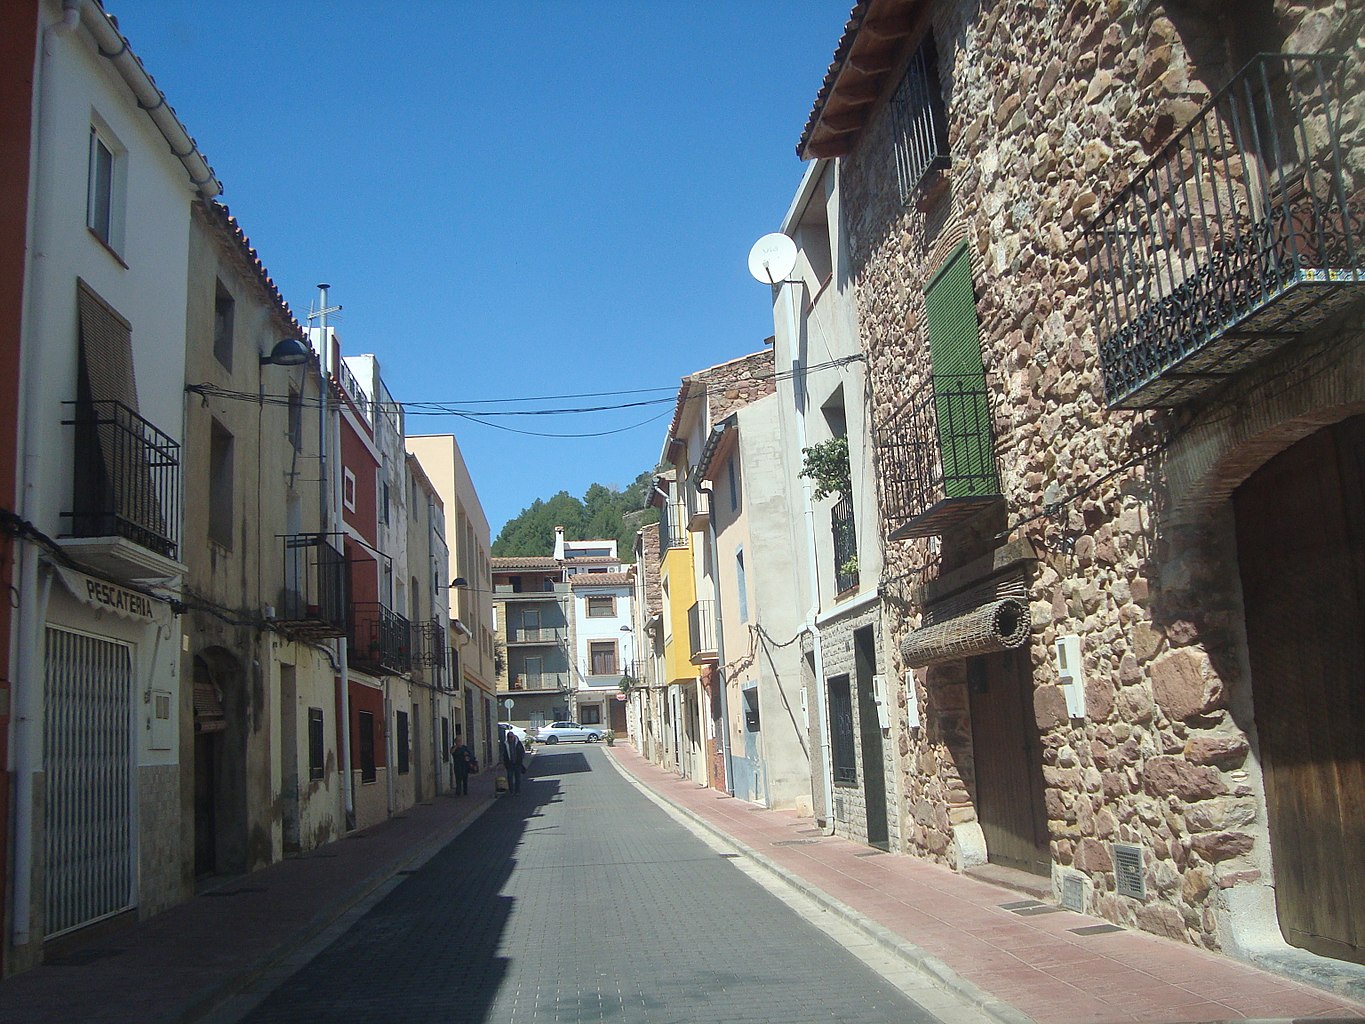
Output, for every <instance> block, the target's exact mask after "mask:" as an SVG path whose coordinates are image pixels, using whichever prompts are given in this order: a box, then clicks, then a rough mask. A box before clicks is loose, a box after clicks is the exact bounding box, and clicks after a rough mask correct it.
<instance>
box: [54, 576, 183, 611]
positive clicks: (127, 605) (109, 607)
mask: <svg viewBox="0 0 1365 1024" xmlns="http://www.w3.org/2000/svg"><path fill="white" fill-rule="evenodd" d="M52 568H53V569H55V570H56V572H57V576H58V578H60V579H61V581H62V584H63V585H64V586H65V587H66V589H67V590H69V591H71V596H72V597H74V598H75V599H76V600H77V601H80V602H81V603H82V604H87V605H89V606H90V607H91V608H96V609H99V610H100V611H108V612H113V613H114V614H115V615H118V616H120V617H122V618H125V619H131V620H133V621H134V622H145V623H152V622H165V621H166V618H167V612H168V611H169V608H168V606H167V604H166V602H165V601H158V600H157V599H156V598H154V597H152V596H151V595H149V594H143V593H140V592H138V591H136V590H129V589H128V588H127V587H120V586H119V585H118V584H117V583H110V582H109V581H108V580H102V579H99V578H98V577H96V576H88V575H86V574H85V573H83V572H78V571H77V570H75V569H68V568H67V567H66V566H63V565H54V566H53V567H52Z"/></svg>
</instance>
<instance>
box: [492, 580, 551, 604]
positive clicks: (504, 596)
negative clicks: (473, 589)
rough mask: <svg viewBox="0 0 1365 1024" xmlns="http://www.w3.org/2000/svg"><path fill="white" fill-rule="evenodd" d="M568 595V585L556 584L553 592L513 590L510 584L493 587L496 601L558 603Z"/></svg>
mask: <svg viewBox="0 0 1365 1024" xmlns="http://www.w3.org/2000/svg"><path fill="white" fill-rule="evenodd" d="M568 594H569V585H568V584H567V583H556V584H555V585H554V589H553V590H513V589H512V585H511V584H510V583H498V584H496V585H495V586H494V587H493V600H494V601H558V600H559V599H560V598H563V597H567V596H568Z"/></svg>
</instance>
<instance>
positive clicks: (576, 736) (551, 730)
mask: <svg viewBox="0 0 1365 1024" xmlns="http://www.w3.org/2000/svg"><path fill="white" fill-rule="evenodd" d="M602 732H603V730H602V727H601V726H600V725H579V724H578V723H577V722H551V723H550V724H549V725H542V726H541V727H540V728H539V729H538V730H536V741H537V742H538V743H558V742H559V741H560V740H586V741H587V742H588V743H596V742H597V741H598V740H600V739H601V738H602Z"/></svg>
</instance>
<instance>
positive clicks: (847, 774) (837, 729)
mask: <svg viewBox="0 0 1365 1024" xmlns="http://www.w3.org/2000/svg"><path fill="white" fill-rule="evenodd" d="M829 741H830V748H831V749H830V760H831V761H832V762H833V765H834V781H835V782H836V783H839V784H842V785H845V786H852V785H855V784H856V783H857V781H858V762H857V755H856V754H855V753H854V750H853V700H852V696H851V695H850V693H849V688H848V676H846V675H844V676H834V677H833V678H832V679H830V681H829Z"/></svg>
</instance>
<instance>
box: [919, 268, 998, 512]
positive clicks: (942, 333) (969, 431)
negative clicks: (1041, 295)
mask: <svg viewBox="0 0 1365 1024" xmlns="http://www.w3.org/2000/svg"><path fill="white" fill-rule="evenodd" d="M924 317H925V321H926V325H927V327H928V333H929V358H930V361H931V363H932V365H933V373H934V411H935V416H936V419H937V425H938V442H939V452H940V458H941V462H942V468H943V493H944V495H945V497H949V498H962V497H969V496H973V495H982V494H996V493H998V491H999V486H998V484H997V482H996V476H995V458H994V454H993V447H992V444H991V430H990V406H989V403H988V402H987V400H986V386H985V384H986V372H985V369H984V367H983V366H982V362H981V331H980V324H979V322H978V320H977V317H976V293H975V292H974V291H973V289H972V265H971V258H970V256H969V254H968V251H967V246H966V243H963V244H962V245H960V246H958V248H957V249H956V250H955V251H954V252H953V254H952V255H951V256H949V257H948V259H947V260H945V261H944V263H943V266H941V267H940V268H939V269H938V271H937V272H936V273H935V274H934V276H933V277H932V278H931V279H930V281H929V284H928V285H927V286H926V288H925V294H924Z"/></svg>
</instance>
